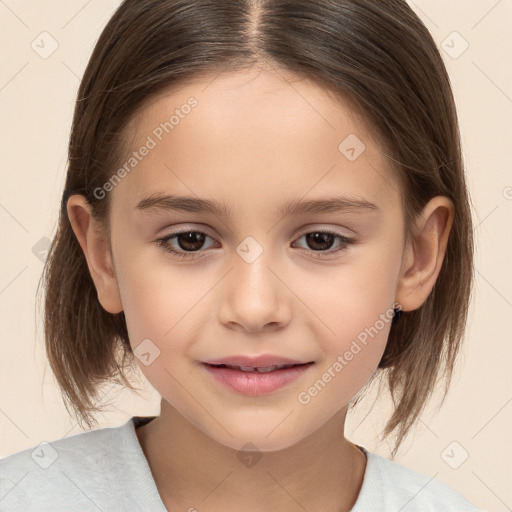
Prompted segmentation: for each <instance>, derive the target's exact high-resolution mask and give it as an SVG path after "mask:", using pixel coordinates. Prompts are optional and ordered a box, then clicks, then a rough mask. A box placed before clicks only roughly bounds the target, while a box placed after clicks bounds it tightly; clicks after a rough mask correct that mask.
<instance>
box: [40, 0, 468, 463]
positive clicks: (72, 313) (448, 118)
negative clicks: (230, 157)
mask: <svg viewBox="0 0 512 512" xmlns="http://www.w3.org/2000/svg"><path fill="white" fill-rule="evenodd" d="M265 63H266V64H269V63H270V64H271V65H273V66H276V67H277V68H278V69H279V68H281V69H284V70H287V71H291V72H293V73H295V74H296V75H298V76H302V77H307V78H310V79H313V80H315V81H316V82H317V83H318V84H319V85H321V86H322V87H325V88H326V90H327V89H332V90H333V91H338V93H339V94H340V97H341V95H343V96H344V97H345V96H346V97H349V98H350V99H351V100H353V102H354V105H356V106H357V108H358V110H359V111H360V113H361V115H362V116H363V117H364V119H365V120H366V122H367V126H368V127H369V128H370V129H371V130H372V131H373V132H374V133H375V134H377V135H378V138H377V140H378V141H379V143H380V144H381V146H382V147H383V148H385V151H386V156H388V157H389V158H390V159H391V161H392V162H393V163H394V169H395V171H396V172H397V175H398V176H399V181H400V186H401V189H402V192H403V193H402V197H403V211H404V216H405V220H406V230H407V236H409V235H410V227H411V226H412V221H413V220H414V218H415V216H416V215H418V214H419V213H420V212H421V210H422V208H423V207H424V206H425V205H426V203H427V202H428V201H429V200H430V199H432V198H433V197H435V196H438V195H444V196H447V197H449V198H450V199H451V200H452V201H453V203H454V205H455V218H454V222H453V226H452V231H451V234H450V237H449V241H448V247H447V252H446V255H445V259H444V262H443V265H442V269H441V272H440V274H439V277H438V279H437V282H436V284H435V286H434V289H433V291H432V292H431V294H430V295H429V297H428V298H427V300H426V302H425V303H424V304H423V305H422V306H421V307H420V308H418V309H417V310H415V311H410V312H403V313H402V315H401V317H400V318H399V319H395V320H394V321H393V323H392V327H391V331H390V334H389V339H388V343H387V346H386V349H385V353H384V355H383V358H382V360H381V362H380V364H379V369H380V370H381V371H378V372H375V374H377V373H378V374H379V375H382V374H384V372H385V374H386V377H387V382H388V384H389V391H390V393H391V396H392V398H393V402H394V406H395V409H394V412H393V415H392V417H391V418H390V419H389V421H388V423H387V424H386V426H385V429H384V435H385V436H388V435H389V434H390V433H391V432H393V431H394V430H395V429H396V430H397V441H396V445H395V449H394V451H393V456H394V454H395V452H396V451H397V450H398V447H399V446H400V444H401V442H402V439H403V438H404V437H405V436H406V435H407V433H408V431H409V429H410V428H411V426H412V425H413V424H414V423H415V422H416V421H417V418H418V416H419V415H420V413H421V412H422V410H423V408H424V406H425V404H426V402H427V400H428V399H429V398H430V397H431V395H432V391H433V389H434V384H436V383H437V379H438V377H439V375H441V374H442V375H443V376H444V378H445V390H444V395H443V401H444V396H445V395H446V393H447V391H448V388H449V384H450V381H451V378H452V373H453V369H454V364H455V360H456V355H457V353H458V351H459V348H460V342H461V340H462V338H463V335H464V331H465V327H466V319H467V312H468V305H469V301H470V295H471V286H472V282H473V238H472V232H473V230H472V220H471V210H470V201H469V196H468V191H467V188H466V183H465V177H464V168H463V161H462V155H461V148H460V135H459V127H458V119H457V113H456V109H455V104H454V99H453V94H452V91H451V86H450V81H449V77H448V74H447V71H446V68H445V66H444V63H443V60H442V58H441V56H440V54H439V51H438V49H437V47H436V44H435V42H434V40H433V39H432V36H431V35H430V33H429V32H428V30H427V28H426V27H425V26H424V24H423V23H422V22H421V20H420V19H419V18H418V16H417V15H416V14H415V13H414V12H413V10H412V9H411V8H410V7H409V6H408V5H407V3H406V2H405V1H403V0H387V1H385V2H383V1H375V0H320V1H315V2H312V1H310V0H222V1H219V0H145V1H140V0H125V1H123V2H122V3H121V5H120V6H119V8H118V9H117V11H116V12H115V14H114V15H113V17H112V18H111V19H110V21H109V22H108V24H107V25H106V27H105V29H104V30H103V32H102V34H101V36H100V38H99V40H98V41H97V44H96V46H95V48H94V51H93V53H92V56H91V58H90V61H89V63H88V66H87V69H86V70H85V74H84V76H83V79H82V81H81V84H80V88H79V91H78V98H77V102H76V107H75V112H74V117H73V125H72V129H71V137H70V142H69V165H68V170H67V179H66V184H65V189H64V192H63V195H62V202H61V211H60V218H59V222H58V227H57V232H56V234H55V237H54V238H53V241H52V244H51V247H50V250H49V254H48V258H47V261H46V265H45V269H44V273H43V276H42V280H43V281H44V285H45V304H44V307H45V311H44V328H45V341H46V351H47V356H48V359H49V362H50V366H51V368H52V370H53V372H54V373H55V376H56V378H57V381H58V383H59V385H60V387H61V389H62V391H63V396H64V399H65V403H66V407H67V408H68V411H69V410H70V408H69V406H71V408H72V409H73V412H74V413H75V415H76V417H77V419H78V421H79V422H80V423H82V421H84V422H85V423H87V425H88V426H89V427H91V426H93V425H94V423H95V422H96V420H94V419H93V417H92V414H93V413H95V412H97V411H99V410H100V406H99V404H98V403H97V402H96V398H97V396H98V394H99V391H98V390H99V386H100V385H101V384H104V383H107V382H109V381H110V382H111V381H114V380H115V381H117V382H120V383H122V384H123V385H126V386H129V387H131V386H130V382H129V381H128V380H127V378H126V375H127V374H126V372H127V371H128V370H129V369H130V368H133V363H134V357H133V353H132V351H131V348H130V343H129V340H128V333H127V328H126V323H125V318H124V313H123V312H121V313H119V314H110V313H108V312H106V311H105V310H104V309H103V308H102V307H101V305H100V303H99V301H98V298H97V293H96V289H95V286H94V283H93V281H92V279H91V276H90V275H89V271H88V267H87V264H86V259H85V256H84V254H83V252H82V250H81V248H80V245H79V244H78V241H77V239H76V237H75V236H74V233H73V230H72V228H71V222H72V219H71V221H70V219H69V218H68V215H67V210H66V204H67V200H68V198H69V197H70V195H72V194H82V195H83V196H85V198H86V199H87V201H88V202H89V204H90V205H91V207H92V209H93V215H94V216H95V218H97V219H99V220H100V221H101V222H102V223H103V225H104V226H105V227H106V229H107V232H108V227H109V204H110V202H109V197H108V194H107V197H106V198H105V199H102V200H100V199H98V198H97V197H96V196H95V194H94V192H93V191H94V190H95V189H97V188H98V187H101V186H102V185H103V184H104V183H106V182H107V181H108V180H109V178H111V176H112V175H113V170H114V169H116V168H118V166H119V165H120V163H121V162H122V161H123V160H122V157H123V154H124V152H125V150H126V148H127V147H128V145H127V141H126V137H125V135H126V127H127V126H128V124H129V122H130V121H131V120H132V119H134V116H135V114H136V113H137V112H139V111H140V110H141V109H142V108H143V107H144V106H145V105H146V104H147V102H148V101H149V100H151V99H152V98H154V97H155V95H157V94H159V93H161V92H162V91H164V90H166V89H168V88H169V87H179V86H180V84H183V83H185V82H187V81H188V80H193V79H194V78H197V77H198V76H200V75H201V74H205V73H220V72H222V70H226V69H227V70H228V71H235V70H244V69H248V68H250V67H251V66H254V65H257V64H265ZM212 76H213V75H212ZM441 372H442V373H441ZM132 389H133V387H132ZM68 405H69V406H68ZM353 405H355V402H354V403H353V404H351V406H353Z"/></svg>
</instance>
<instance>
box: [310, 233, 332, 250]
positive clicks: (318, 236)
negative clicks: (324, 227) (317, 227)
mask: <svg viewBox="0 0 512 512" xmlns="http://www.w3.org/2000/svg"><path fill="white" fill-rule="evenodd" d="M306 237H307V240H308V244H310V245H311V243H312V245H311V246H312V248H314V247H315V245H317V247H316V250H319V251H325V250H326V249H329V247H331V246H332V243H333V241H334V235H332V234H330V233H319V232H316V233H309V234H308V235H306ZM326 239H327V242H326ZM318 244H320V247H318Z"/></svg>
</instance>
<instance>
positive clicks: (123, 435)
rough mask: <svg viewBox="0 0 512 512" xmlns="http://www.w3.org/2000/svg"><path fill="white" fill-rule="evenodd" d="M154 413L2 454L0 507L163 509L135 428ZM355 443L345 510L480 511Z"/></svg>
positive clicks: (90, 511)
mask: <svg viewBox="0 0 512 512" xmlns="http://www.w3.org/2000/svg"><path fill="white" fill-rule="evenodd" d="M153 418H154V416H151V417H140V416H135V417H132V418H130V419H129V420H128V421H127V422H126V423H124V424H123V425H120V426H119V427H109V428H100V429H96V430H91V431H88V432H83V433H80V434H75V435H73V436H69V437H65V438H62V439H58V440H56V441H52V442H50V443H41V444H40V445H38V446H37V447H33V448H28V449H26V450H22V451H19V452H17V453H14V454H12V455H9V456H7V457H4V458H3V459H0V511H1V512H60V511H65V512H98V511H101V512H136V511H144V512H167V510H166V508H165V506H164V504H163V502H162V500H161V498H160V495H159V494H158V490H157V487H156V484H155V481H154V479H153V476H152V474H151V470H150V468H149V465H148V462H147V459H146V457H145V455H144V452H143V451H142V448H141V446H140V444H139V441H138V438H137V434H136V433H135V428H136V426H139V425H142V424H144V423H147V422H148V421H150V420H151V419H153ZM360 448H361V449H362V450H363V452H364V453H365V455H366V457H367V464H366V471H365V474H364V480H363V485H362V487H361V491H360V493H359V496H358V498H357V501H356V503H355V505H354V506H353V507H352V509H351V512H376V511H382V512H399V511H400V512H429V511H432V512H440V511H442V512H478V511H480V509H478V508H477V507H475V506H474V505H472V504H471V503H469V502H468V501H466V500H465V499H464V498H463V497H462V496H461V495H460V494H458V493H457V492H456V491H454V490H453V489H451V488H450V487H449V486H447V485H446V484H444V483H442V482H440V481H438V480H435V479H433V478H431V477H428V476H426V475H423V474H421V473H419V472H416V471H413V470H411V469H408V468H406V467H404V466H401V465H399V464H397V463H395V462H392V461H390V460H388V459H386V458H384V457H381V456H380V455H377V454H375V453H371V452H368V451H367V450H366V449H365V448H363V447H361V446H360ZM194 508H195V509H197V510H198V511H199V512H200V510H201V504H200V503H197V504H194V503H191V506H190V510H194Z"/></svg>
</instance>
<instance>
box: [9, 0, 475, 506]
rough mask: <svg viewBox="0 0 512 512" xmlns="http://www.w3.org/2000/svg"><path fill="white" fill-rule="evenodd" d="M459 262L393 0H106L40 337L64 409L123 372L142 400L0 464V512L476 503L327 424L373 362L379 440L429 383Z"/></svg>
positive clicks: (434, 76) (441, 362)
mask: <svg viewBox="0 0 512 512" xmlns="http://www.w3.org/2000/svg"><path fill="white" fill-rule="evenodd" d="M472 273H473V240H472V221H471V213H470V208H469V198H468V192H467V189H466V184H465V178H464V171H463V162H462V158H461V153H460V141H459V131H458V124H457V114H456V111H455V107H454V100H453V96H452V91H451V89H450V84H449V78H448V75H447V72H446V69H445V67H444V65H443V61H442V59H441V57H440V55H439V52H438V50H437V49H436V45H435V43H434V41H433V40H432V38H431V35H430V34H429V32H428V31H427V29H426V28H425V26H424V25H423V24H422V23H421V21H420V20H419V19H418V17H417V16H416V15H415V14H414V12H413V11H412V10H411V9H410V8H409V7H408V5H407V4H406V2H405V1H402V0H390V1H387V2H374V1H373V0H372V1H370V0H322V1H317V2H311V1H307V0H294V1H293V2H292V1H288V0H275V1H269V0H252V1H250V0H224V1H216V2H213V1H211V0H146V1H144V2H141V1H140V0H125V1H124V2H123V3H122V4H121V5H120V7H119V9H118V10H117V12H116V13H115V14H114V16H113V17H112V19H111V20H110V22H109V23H108V25H107V26H106V28H105V29H104V31H103V33H102V35H101V37H100V39H99V40H98V42H97V45H96V47H95V49H94V52H93V54H92V57H91V59H90V62H89V65H88V67H87V69H86V72H85V75H84V77H83V80H82V82H81V86H80V89H79V92H78V100H77V103H76V110H75V115H74V120H73V126H72V133H71V138H70V144H69V168H68V172H67V180H66V184H65V189H64V193H63V196H62V204H61V217H60V222H59V228H58V232H57V234H56V236H55V238H54V240H53V243H52V245H51V249H50V252H49V256H48V259H47V262H46V267H45V273H44V276H43V277H44V284H45V293H46V296H45V337H46V349H47V354H48V358H49V362H50V365H51V367H52V369H53V371H54V373H55V375H56V377H57V379H58V382H59V384H60V386H61V388H62V391H63V394H64V397H65V399H66V405H67V406H68V408H69V409H70V411H71V410H72V411H73V412H74V413H75V414H76V417H77V419H78V420H79V421H80V422H81V423H82V424H83V423H85V424H87V425H88V427H92V426H94V419H93V413H95V412H97V411H99V410H100V403H99V401H100V398H101V389H102V387H104V385H105V384H107V383H110V382H114V381H115V382H121V383H123V384H125V385H127V386H131V383H130V381H129V380H128V373H129V371H130V369H134V368H135V365H138V366H139V367H140V369H141V370H142V372H143V373H144V375H145V376H146V377H147V379H148V380H149V382H150V383H151V384H152V385H153V386H154V387H155V388H156V390H157V391H158V392H159V393H160V394H161V396H162V400H161V411H160V414H159V415H158V416H156V417H138V416H137V417H132V418H131V419H130V420H129V421H127V422H126V423H125V424H124V425H121V426H119V427H116V428H102V429H96V430H91V431H89V432H85V433H82V434H78V435H75V436H72V437H68V438H63V439H60V440H57V441H54V442H52V443H42V444H41V445H39V446H37V447H34V448H33V449H29V450H25V451H21V452H18V453H16V454H13V455H10V456H8V457H6V458H4V459H2V461H1V462H0V482H1V484H0V485H1V489H0V500H1V501H0V508H1V510H3V511H14V510H16V511H24V512H27V511H32V510H34V511H35V510H37V511H45V510H48V511H49V510H51V511H57V510H66V511H67V510H80V511H89V510H91V511H92V510H103V511H130V512H131V511H134V510H144V511H164V510H169V511H170V510H173V511H174V510H176V511H177V510H188V511H196V510H197V511H201V512H203V511H235V510H244V511H249V512H252V511H270V510H282V511H290V512H291V511H299V510H307V511H315V512H321V511H333V512H334V511H336V512H341V511H354V512H366V511H374V510H383V511H398V510H407V511H422V512H423V511H427V510H432V511H434V510H435V511H438V510H443V511H474V510H477V508H476V507H474V506H473V505H471V504H470V503H469V502H468V501H467V500H465V499H464V498H463V497H462V496H460V495H459V494H458V493H456V492H455V491H454V490H452V489H450V488H449V487H448V486H446V485H445V484H443V483H441V482H439V481H436V480H434V479H433V478H431V477H428V476H426V475H423V474H421V473H418V472H415V471H413V470H410V469H407V468H405V467H403V466H400V465H398V464H396V463H394V462H392V461H389V460H387V459H385V458H383V457H381V456H379V455H377V454H374V453H371V452H369V451H368V450H367V449H365V448H364V447H363V446H360V445H357V444H354V443H352V442H350V441H348V440H347V439H346V438H345V437H344V435H343V433H344V425H345V419H346V415H347V412H348V410H349V409H350V408H352V407H353V406H354V405H355V404H356V403H357V402H358V400H359V398H360V397H361V396H362V391H363V390H364V389H365V388H366V387H367V386H368V385H369V384H370V383H371V382H372V381H373V380H374V379H376V378H379V379H381V380H382V381H385V382H387V384H388V385H389V389H390V392H391V394H392V397H393V400H394V404H395V410H394V412H393V415H392V417H391V418H390V419H389V421H388V423H387V424H386V426H385V429H384V435H385V436H388V435H389V434H391V433H392V432H395V433H396V444H395V448H394V451H393V456H394V454H395V453H396V450H397V449H398V447H399V446H400V444H401V442H402V441H403V439H404V438H405V436H406V435H407V433H408V432H409V431H410V429H411V428H412V426H413V425H414V423H415V422H416V420H417V419H418V417H419V415H420V414H421V412H422V411H423V409H424V406H425V405H426V403H427V401H428V399H429V397H430V396H431V393H432V392H433V390H434V384H435V383H436V382H437V380H438V378H439V377H440V376H444V378H445V384H446V389H448V385H449V382H450V378H451V373H452V370H453V367H454V364H455V361H456V356H457V353H458V351H459V348H460V343H461V340H462V338H463V334H464V329H465V323H466V316H467V308H468V303H469V299H470V293H471V285H472ZM446 389H445V393H446Z"/></svg>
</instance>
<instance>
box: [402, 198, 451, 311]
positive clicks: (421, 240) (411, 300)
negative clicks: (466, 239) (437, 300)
mask: <svg viewBox="0 0 512 512" xmlns="http://www.w3.org/2000/svg"><path fill="white" fill-rule="evenodd" d="M453 217H454V206H453V203H452V201H451V200H450V199H449V198H448V197H444V196H437V197H434V198H433V199H431V200H430V201H429V202H428V204H427V205H426V206H425V208H424V209H423V211H422V212H421V214H420V215H419V216H418V217H417V218H416V221H415V226H414V236H413V240H411V241H409V242H408V243H407V244H406V248H405V250H404V258H403V264H402V268H401V271H400V275H399V279H398V286H397V293H396V302H398V303H399V304H400V305H401V306H402V308H401V309H402V310H403V311H413V310H415V309H418V308H419V307H420V306H421V305H422V304H423V303H424V302H425V300H426V299H427V297H428V296H429V294H430V292H431V291H432V289H433V288H434V285H435V283H436V280H437V277H438V275H439V272H440V271H441V267H442V264H443V259H444V255H445V253H446V246H447V245H448V236H449V234H450V230H451V228H452V224H453Z"/></svg>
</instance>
